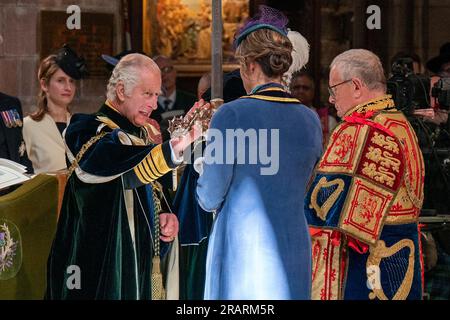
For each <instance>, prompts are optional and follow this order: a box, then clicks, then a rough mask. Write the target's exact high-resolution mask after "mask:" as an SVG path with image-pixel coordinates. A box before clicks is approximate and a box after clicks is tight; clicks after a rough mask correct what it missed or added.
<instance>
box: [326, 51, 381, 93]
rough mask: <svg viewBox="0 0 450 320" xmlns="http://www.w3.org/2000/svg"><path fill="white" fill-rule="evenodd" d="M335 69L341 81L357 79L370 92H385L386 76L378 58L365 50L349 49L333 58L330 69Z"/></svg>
mask: <svg viewBox="0 0 450 320" xmlns="http://www.w3.org/2000/svg"><path fill="white" fill-rule="evenodd" d="M334 67H336V68H337V69H338V70H339V71H340V74H341V77H342V80H348V79H351V78H359V79H360V80H361V81H363V82H364V84H365V85H366V86H367V87H368V88H369V89H370V90H382V91H384V92H385V91H386V76H385V74H384V70H383V66H382V64H381V61H380V58H378V56H377V55H376V54H374V53H373V52H371V51H369V50H365V49H351V50H348V51H345V52H343V53H341V54H340V55H338V56H337V57H336V58H334V60H333V62H331V65H330V68H331V69H333V68H334Z"/></svg>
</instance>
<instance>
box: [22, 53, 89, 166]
mask: <svg viewBox="0 0 450 320" xmlns="http://www.w3.org/2000/svg"><path fill="white" fill-rule="evenodd" d="M84 72H85V65H84V62H83V60H82V59H80V58H79V57H78V56H77V55H76V53H75V52H74V51H72V50H71V49H70V48H69V47H67V46H64V47H63V48H62V49H60V50H59V51H58V52H57V53H56V54H51V55H49V56H48V57H46V58H45V59H44V60H42V62H41V64H40V66H39V71H38V80H39V85H40V90H39V95H38V101H37V110H36V111H35V112H34V113H32V114H31V115H30V116H28V117H26V118H25V119H24V124H23V137H24V140H25V144H26V149H27V153H28V156H29V158H30V160H31V162H32V164H33V169H34V171H35V173H41V172H54V171H58V170H61V169H65V168H67V165H66V156H65V147H64V142H63V138H62V133H63V131H64V129H65V128H66V126H67V124H68V122H69V119H70V112H69V105H70V103H71V102H72V100H73V98H74V96H75V92H76V84H75V81H76V80H78V79H80V78H81V77H82V76H83V73H84Z"/></svg>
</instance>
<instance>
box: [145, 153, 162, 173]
mask: <svg viewBox="0 0 450 320" xmlns="http://www.w3.org/2000/svg"><path fill="white" fill-rule="evenodd" d="M143 162H146V163H147V165H148V167H149V168H150V171H151V172H152V173H153V175H154V176H155V177H161V176H162V175H163V174H162V173H161V172H159V171H158V169H156V167H155V164H154V163H153V161H152V159H151V158H150V157H145V159H144V161H143Z"/></svg>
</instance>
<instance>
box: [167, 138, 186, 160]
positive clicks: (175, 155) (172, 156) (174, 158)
mask: <svg viewBox="0 0 450 320" xmlns="http://www.w3.org/2000/svg"><path fill="white" fill-rule="evenodd" d="M169 145H170V156H171V158H172V162H173V163H174V164H176V165H177V166H178V165H180V164H182V163H183V154H179V155H177V154H176V153H175V151H174V150H173V147H172V140H169Z"/></svg>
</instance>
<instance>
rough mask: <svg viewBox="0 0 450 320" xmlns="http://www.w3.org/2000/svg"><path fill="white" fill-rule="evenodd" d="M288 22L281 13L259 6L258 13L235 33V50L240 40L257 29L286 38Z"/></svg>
mask: <svg viewBox="0 0 450 320" xmlns="http://www.w3.org/2000/svg"><path fill="white" fill-rule="evenodd" d="M288 22H289V20H288V18H287V17H286V16H285V15H284V14H283V13H282V12H280V11H278V10H277V9H274V8H271V7H268V6H265V5H260V6H259V12H258V13H257V14H256V15H255V16H254V17H253V18H251V19H250V20H248V21H247V22H246V23H245V24H244V26H242V27H241V28H240V29H239V30H238V32H236V35H235V40H234V46H235V48H237V47H238V46H239V44H240V43H241V42H242V40H244V39H245V38H246V37H247V36H248V35H249V34H250V33H252V32H253V31H256V30H258V29H270V30H273V31H275V32H278V33H280V34H282V35H285V36H287V33H288V30H287V28H286V26H287V24H288Z"/></svg>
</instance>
